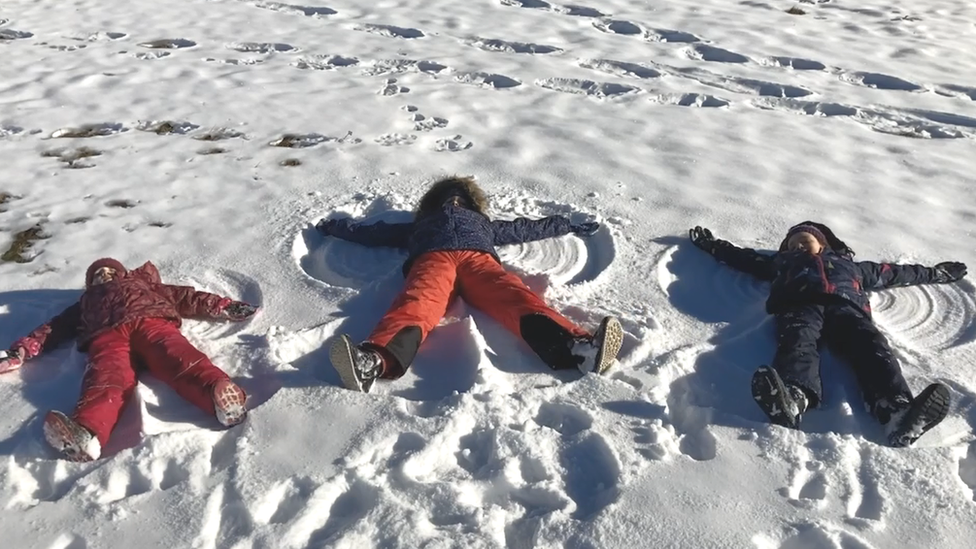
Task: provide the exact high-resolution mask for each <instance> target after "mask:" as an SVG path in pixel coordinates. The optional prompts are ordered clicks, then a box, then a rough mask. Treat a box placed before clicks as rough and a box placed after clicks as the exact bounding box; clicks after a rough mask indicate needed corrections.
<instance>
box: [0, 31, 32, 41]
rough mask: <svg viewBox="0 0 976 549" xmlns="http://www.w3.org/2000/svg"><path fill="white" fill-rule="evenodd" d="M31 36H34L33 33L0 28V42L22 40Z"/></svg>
mask: <svg viewBox="0 0 976 549" xmlns="http://www.w3.org/2000/svg"><path fill="white" fill-rule="evenodd" d="M31 36H34V33H32V32H26V31H17V30H14V29H0V42H7V41H13V40H23V39H25V38H30V37H31Z"/></svg>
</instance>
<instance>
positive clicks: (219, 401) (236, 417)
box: [213, 379, 247, 427]
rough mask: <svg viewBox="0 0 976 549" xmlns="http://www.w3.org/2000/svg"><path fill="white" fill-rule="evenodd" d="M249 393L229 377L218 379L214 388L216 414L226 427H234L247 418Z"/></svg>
mask: <svg viewBox="0 0 976 549" xmlns="http://www.w3.org/2000/svg"><path fill="white" fill-rule="evenodd" d="M246 402H247V395H246V394H245V393H244V389H241V388H240V387H238V386H237V384H236V383H234V382H233V381H231V380H229V379H222V380H220V381H218V382H217V383H216V384H215V385H214V388H213V403H214V415H216V416H217V421H219V422H220V424H221V425H223V426H224V427H232V426H234V425H237V424H238V423H240V422H242V421H244V419H245V418H247V408H245V406H244V404H245V403H246Z"/></svg>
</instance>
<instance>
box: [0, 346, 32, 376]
mask: <svg viewBox="0 0 976 549" xmlns="http://www.w3.org/2000/svg"><path fill="white" fill-rule="evenodd" d="M25 354H26V352H25V351H24V349H16V350H13V349H12V350H10V351H0V374H5V373H7V372H12V371H14V370H16V369H18V368H20V367H21V366H22V365H23V364H24V355H25Z"/></svg>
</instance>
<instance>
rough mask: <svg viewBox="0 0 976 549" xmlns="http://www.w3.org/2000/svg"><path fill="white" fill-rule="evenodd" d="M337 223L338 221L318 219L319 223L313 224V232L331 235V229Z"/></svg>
mask: <svg viewBox="0 0 976 549" xmlns="http://www.w3.org/2000/svg"><path fill="white" fill-rule="evenodd" d="M338 223H339V220H338V219H320V220H319V222H318V223H316V224H315V230H317V231H318V232H319V233H320V234H323V235H325V236H329V235H331V234H332V229H333V228H334V227H335V226H336V225H337V224H338Z"/></svg>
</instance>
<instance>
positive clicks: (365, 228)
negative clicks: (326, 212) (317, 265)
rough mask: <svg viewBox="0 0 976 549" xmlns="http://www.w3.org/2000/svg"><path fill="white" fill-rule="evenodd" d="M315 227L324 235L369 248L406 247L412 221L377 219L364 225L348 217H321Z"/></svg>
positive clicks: (411, 228) (411, 230)
mask: <svg viewBox="0 0 976 549" xmlns="http://www.w3.org/2000/svg"><path fill="white" fill-rule="evenodd" d="M315 228H316V229H317V230H318V231H319V232H320V233H322V234H323V235H325V236H334V237H336V238H341V239H343V240H348V241H350V242H355V243H356V244H362V245H363V246H368V247H370V248H376V247H380V246H385V247H389V248H406V247H407V241H408V240H409V239H410V234H411V233H412V232H413V223H386V222H384V221H379V222H377V223H371V224H369V225H364V224H362V223H357V222H355V221H353V220H352V219H350V218H348V217H347V218H343V219H323V220H322V221H319V222H318V224H316V225H315Z"/></svg>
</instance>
